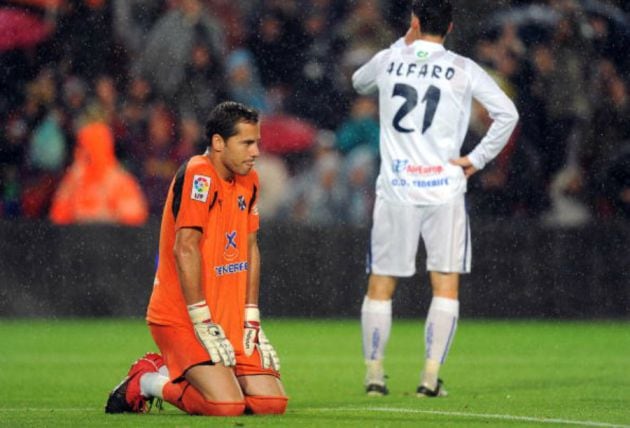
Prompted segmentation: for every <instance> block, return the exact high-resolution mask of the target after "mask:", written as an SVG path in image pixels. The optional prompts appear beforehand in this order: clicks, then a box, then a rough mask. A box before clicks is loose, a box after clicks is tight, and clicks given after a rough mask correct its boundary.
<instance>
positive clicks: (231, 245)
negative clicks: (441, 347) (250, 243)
mask: <svg viewBox="0 0 630 428" xmlns="http://www.w3.org/2000/svg"><path fill="white" fill-rule="evenodd" d="M225 239H226V240H227V243H226V244H225V248H224V249H223V256H224V257H225V259H226V260H234V259H235V258H237V257H238V248H237V246H236V230H233V231H231V232H228V233H226V234H225Z"/></svg>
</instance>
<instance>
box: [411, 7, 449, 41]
mask: <svg viewBox="0 0 630 428" xmlns="http://www.w3.org/2000/svg"><path fill="white" fill-rule="evenodd" d="M411 11H412V12H413V14H414V15H415V16H416V17H417V18H418V19H419V20H420V31H422V33H425V34H433V35H436V36H442V37H444V36H446V33H448V27H449V25H450V24H451V22H453V6H452V5H451V2H450V1H449V0H413V3H412V4H411Z"/></svg>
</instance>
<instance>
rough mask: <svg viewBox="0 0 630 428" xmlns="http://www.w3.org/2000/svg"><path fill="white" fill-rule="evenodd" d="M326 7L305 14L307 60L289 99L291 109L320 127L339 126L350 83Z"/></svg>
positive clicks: (339, 45) (288, 104) (288, 105)
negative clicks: (345, 76)
mask: <svg viewBox="0 0 630 428" xmlns="http://www.w3.org/2000/svg"><path fill="white" fill-rule="evenodd" d="M326 16H327V14H326V10H325V9H323V10H321V9H317V8H314V9H313V10H311V12H310V13H309V14H308V15H307V16H306V17H305V18H304V46H303V48H302V56H304V58H305V61H304V62H303V65H302V68H301V69H300V70H299V71H298V79H297V82H296V83H295V84H294V85H293V86H294V87H293V91H292V93H291V95H290V96H289V98H288V100H287V110H288V111H290V112H291V113H293V114H295V115H298V116H301V117H304V118H306V119H308V120H309V121H310V122H312V123H314V124H315V125H316V126H317V127H319V128H326V129H335V128H337V126H338V125H339V122H340V121H341V120H342V118H343V116H344V115H345V110H346V108H347V107H346V104H347V95H346V92H347V91H346V88H347V83H346V82H345V81H343V79H342V74H341V69H340V67H339V65H338V64H339V61H338V57H339V53H340V50H341V43H340V42H339V40H338V39H337V38H333V37H331V36H330V33H331V32H332V31H333V29H332V27H331V25H330V23H329V22H328V21H327V20H326Z"/></svg>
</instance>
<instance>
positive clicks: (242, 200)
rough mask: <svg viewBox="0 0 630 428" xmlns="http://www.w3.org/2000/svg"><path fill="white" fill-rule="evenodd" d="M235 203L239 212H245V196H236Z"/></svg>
mask: <svg viewBox="0 0 630 428" xmlns="http://www.w3.org/2000/svg"><path fill="white" fill-rule="evenodd" d="M237 202H238V209H239V210H241V211H245V208H247V203H246V202H245V196H243V195H238V198H237Z"/></svg>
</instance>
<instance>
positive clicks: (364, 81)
mask: <svg viewBox="0 0 630 428" xmlns="http://www.w3.org/2000/svg"><path fill="white" fill-rule="evenodd" d="M386 54H387V50H384V51H380V52H379V53H377V54H376V55H374V56H373V57H372V59H371V60H369V61H368V62H367V63H366V64H364V65H363V66H362V67H361V68H359V69H358V70H357V71H355V72H354V74H353V75H352V86H353V87H354V89H355V90H356V91H357V92H358V93H360V94H361V95H369V94H372V93H374V92H376V90H377V89H378V86H377V84H376V78H377V77H378V71H379V70H380V68H381V67H380V65H381V63H382V61H383V57H384V56H385V55H386Z"/></svg>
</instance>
